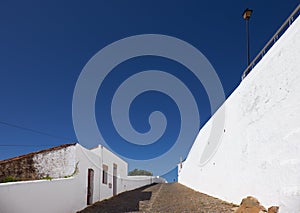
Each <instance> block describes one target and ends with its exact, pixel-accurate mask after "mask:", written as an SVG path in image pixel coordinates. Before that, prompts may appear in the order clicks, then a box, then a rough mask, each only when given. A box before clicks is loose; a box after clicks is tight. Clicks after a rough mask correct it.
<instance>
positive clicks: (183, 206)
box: [80, 183, 237, 213]
mask: <svg viewBox="0 0 300 213" xmlns="http://www.w3.org/2000/svg"><path fill="white" fill-rule="evenodd" d="M235 207H237V206H236V205H234V204H230V203H227V202H225V201H222V200H219V199H217V198H214V197H211V196H208V195H206V194H203V193H200V192H196V191H194V190H192V189H190V188H188V187H186V186H183V185H181V184H179V183H163V184H155V185H152V186H146V187H142V188H139V189H136V190H132V191H128V192H124V193H121V194H119V195H118V196H115V197H113V198H110V199H108V200H104V201H101V202H97V203H95V204H94V205H92V206H89V207H87V208H86V209H84V210H82V211H80V213H104V212H105V213H119V212H145V213H150V212H151V213H155V212H157V213H158V212H172V213H176V212H180V213H183V212H186V213H188V212H197V213H231V212H234V209H235Z"/></svg>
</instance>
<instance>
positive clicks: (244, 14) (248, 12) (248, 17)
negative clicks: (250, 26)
mask: <svg viewBox="0 0 300 213" xmlns="http://www.w3.org/2000/svg"><path fill="white" fill-rule="evenodd" d="M252 12H253V10H250V9H249V8H247V9H246V10H245V11H244V12H243V18H244V19H245V20H249V19H250V16H251V14H252Z"/></svg>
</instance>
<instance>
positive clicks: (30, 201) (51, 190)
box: [0, 178, 84, 213]
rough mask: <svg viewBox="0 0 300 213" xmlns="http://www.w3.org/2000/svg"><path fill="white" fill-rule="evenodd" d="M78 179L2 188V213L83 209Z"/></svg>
mask: <svg viewBox="0 0 300 213" xmlns="http://www.w3.org/2000/svg"><path fill="white" fill-rule="evenodd" d="M76 183H77V181H76V179H75V178H66V179H57V180H51V181H50V180H37V181H24V182H14V183H2V184H0V212H1V213H20V212H31V213H40V212H43V213H51V212H52V213H53V212H55V213H67V212H68V213H71V212H75V211H74V210H76V209H77V210H78V209H81V208H82V207H83V206H82V205H84V201H82V196H81V195H80V191H78V187H77V184H76Z"/></svg>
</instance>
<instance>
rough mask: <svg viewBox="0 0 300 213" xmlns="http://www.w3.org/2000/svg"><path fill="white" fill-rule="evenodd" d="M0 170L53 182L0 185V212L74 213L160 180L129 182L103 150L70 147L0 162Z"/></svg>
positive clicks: (120, 164)
mask: <svg viewBox="0 0 300 213" xmlns="http://www.w3.org/2000/svg"><path fill="white" fill-rule="evenodd" d="M16 162H17V163H16ZM28 162H31V163H30V165H27V164H28ZM1 165H2V167H1ZM4 165H6V166H7V165H8V166H9V167H10V168H12V167H13V168H14V169H15V170H16V171H17V172H18V173H19V174H20V172H21V170H22V169H21V170H20V169H19V167H20V166H22V168H23V169H25V170H26V171H24V172H25V173H26V174H27V175H33V176H36V177H39V178H41V177H47V179H51V178H53V179H51V180H33V181H19V182H10V183H1V184H0V212H1V213H20V212H31V213H35V212H36V213H40V212H43V213H48V212H49V213H53V212H55V213H66V212H76V211H78V210H81V209H83V208H85V207H86V206H87V205H90V204H92V203H94V202H96V201H99V200H103V199H106V198H109V197H112V196H113V195H116V194H118V193H120V192H124V191H127V190H132V189H135V188H138V187H141V186H145V185H149V184H151V183H158V182H164V181H165V180H164V179H163V178H159V177H147V176H143V177H134V176H133V177H128V176H127V174H128V165H127V163H126V162H125V161H124V160H122V159H121V158H119V157H118V156H116V155H115V154H113V153H112V152H110V151H109V150H108V149H106V148H104V147H103V146H98V147H96V148H94V149H92V150H88V149H86V148H84V147H82V146H81V145H80V144H69V145H64V146H59V147H54V148H51V149H48V150H43V151H40V152H36V153H31V154H28V155H24V156H19V157H17V158H13V159H8V160H5V161H0V167H1V168H4V167H3V166H4ZM28 168H30V169H28ZM10 172H14V171H10Z"/></svg>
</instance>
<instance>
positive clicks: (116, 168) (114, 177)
mask: <svg viewBox="0 0 300 213" xmlns="http://www.w3.org/2000/svg"><path fill="white" fill-rule="evenodd" d="M117 186H118V166H117V164H114V170H113V195H116V194H117V192H118V189H117Z"/></svg>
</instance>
